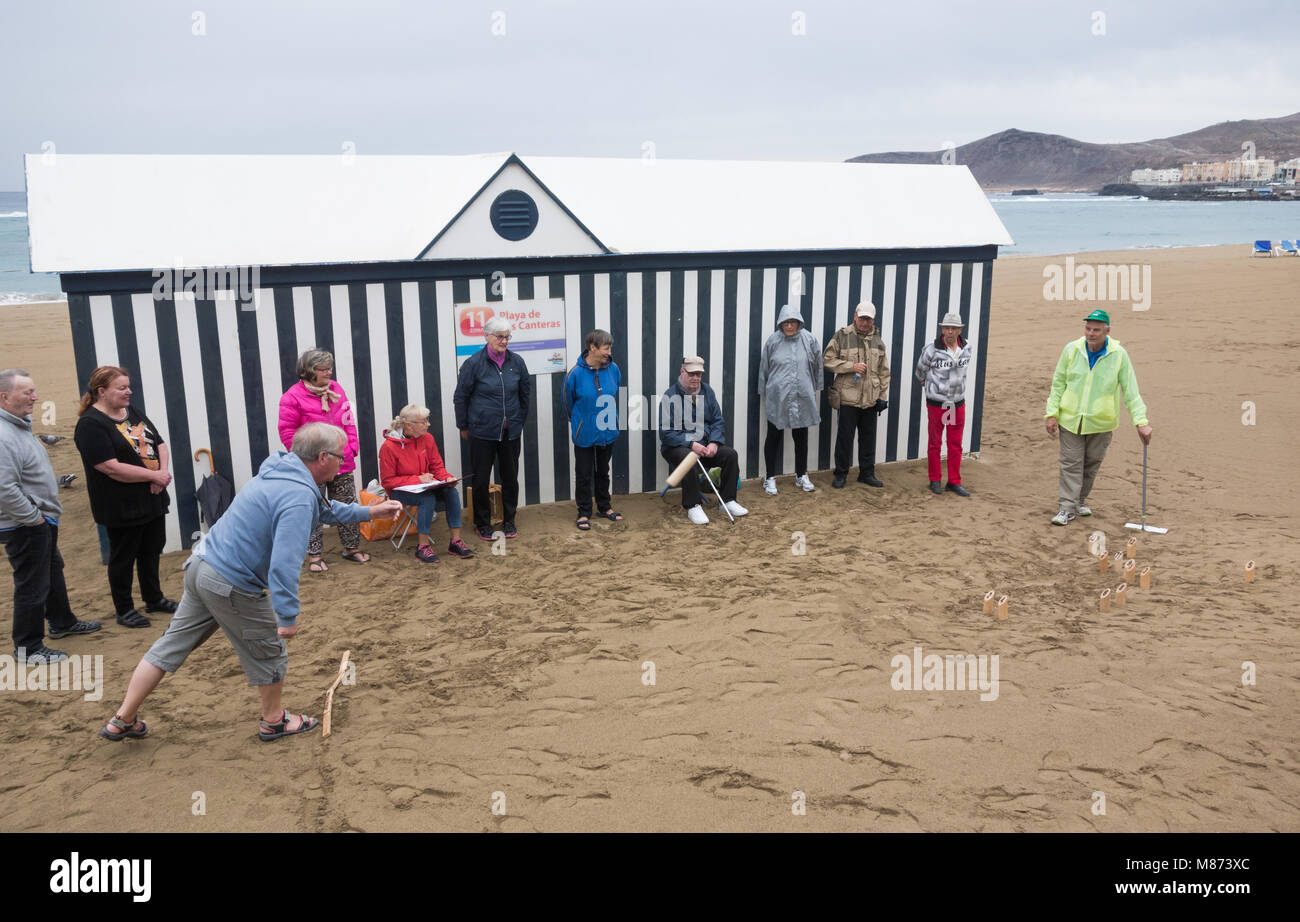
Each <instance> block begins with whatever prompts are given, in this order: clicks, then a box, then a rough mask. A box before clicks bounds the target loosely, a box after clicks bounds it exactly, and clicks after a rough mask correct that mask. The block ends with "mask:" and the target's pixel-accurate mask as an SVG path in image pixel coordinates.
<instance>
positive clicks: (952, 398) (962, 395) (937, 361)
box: [916, 311, 971, 496]
mask: <svg viewBox="0 0 1300 922" xmlns="http://www.w3.org/2000/svg"><path fill="white" fill-rule="evenodd" d="M962 326H963V324H962V322H961V315H960V314H957V313H954V312H952V311H949V312H948V313H947V314H945V315H944V318H943V320H941V321H940V322H939V335H938V336H937V337H935V340H934V342H931V343H926V344H925V349H924V350H923V351H922V352H921V358H920V359H919V360H918V361H917V363H916V380H918V381H920V382H922V384H923V385H924V388H925V409H926V413H927V414H928V417H929V423H930V440H929V446H928V450H927V455H928V457H929V461H930V492H931V493H942V492H943V491H944V490H949V491H951V492H953V493H956V494H957V495H958V496H970V491H969V490H967V489H966V488H965V487H964V486H962V483H961V443H962V436H963V435H964V434H965V432H966V368H967V366H968V365H970V358H971V349H970V343H969V342H967V341H966V339H965V338H964V337H963V336H962V335H961V331H962ZM945 431H946V432H947V435H948V485H947V486H946V487H940V486H939V478H940V474H941V466H940V462H939V446H940V445H941V444H942V443H943V440H944V433H945Z"/></svg>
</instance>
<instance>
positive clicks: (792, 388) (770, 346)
mask: <svg viewBox="0 0 1300 922" xmlns="http://www.w3.org/2000/svg"><path fill="white" fill-rule="evenodd" d="M777 326H778V329H777V331H776V332H775V333H773V334H772V335H771V336H769V337H768V338H767V342H765V343H763V355H762V357H761V358H760V360H759V363H758V393H759V394H760V395H761V396H762V397H764V398H765V399H766V401H767V439H766V440H765V441H764V442H763V461H764V464H765V466H766V467H765V478H764V480H763V489H764V490H766V491H767V492H768V493H770V494H771V495H773V496H775V495H776V468H777V464H778V463H779V461H780V458H781V455H782V454H783V452H784V449H785V430H786V429H789V430H791V433H792V435H793V436H794V472H795V475H796V476H795V478H794V484H795V486H797V487H799V488H800V489H802V490H804V491H806V492H811V491H812V490H813V485H812V481H811V480H809V479H808V427H809V426H816V425H818V424H819V423H820V422H821V410H820V406H819V405H820V398H819V397H818V395H817V392H818V391H820V390H821V389H822V355H821V347H820V346H819V345H818V343H817V339H816V338H815V337H814V336H813V335H812V334H811V333H809V332H808V331H807V330H805V329H804V328H803V318H801V317H800V316H799V308H798V307H796V306H795V305H793V304H787V305H786V306H785V307H783V308H781V316H780V317H779V318H778V319H777Z"/></svg>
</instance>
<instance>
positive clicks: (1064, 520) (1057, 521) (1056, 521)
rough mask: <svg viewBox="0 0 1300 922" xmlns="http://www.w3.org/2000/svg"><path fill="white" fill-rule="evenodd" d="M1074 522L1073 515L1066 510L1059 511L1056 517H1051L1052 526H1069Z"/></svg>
mask: <svg viewBox="0 0 1300 922" xmlns="http://www.w3.org/2000/svg"><path fill="white" fill-rule="evenodd" d="M1073 521H1074V513H1073V512H1070V511H1069V510H1068V509H1061V510H1059V511H1058V512H1057V513H1056V515H1054V516H1052V524H1053V525H1069V524H1070V523H1071V522H1073Z"/></svg>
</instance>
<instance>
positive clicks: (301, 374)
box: [298, 349, 334, 381]
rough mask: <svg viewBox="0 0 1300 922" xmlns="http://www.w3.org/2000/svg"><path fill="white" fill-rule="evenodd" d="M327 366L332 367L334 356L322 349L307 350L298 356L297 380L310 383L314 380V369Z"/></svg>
mask: <svg viewBox="0 0 1300 922" xmlns="http://www.w3.org/2000/svg"><path fill="white" fill-rule="evenodd" d="M326 365H328V366H329V367H330V368H333V367H334V356H333V355H331V354H330V353H329V352H327V351H326V350H324V349H308V350H307V351H306V352H304V353H303V354H302V355H300V356H298V379H299V380H301V381H312V380H315V378H316V369H317V368H323V367H325V366H326Z"/></svg>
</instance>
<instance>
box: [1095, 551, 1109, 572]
mask: <svg viewBox="0 0 1300 922" xmlns="http://www.w3.org/2000/svg"><path fill="white" fill-rule="evenodd" d="M1109 569H1110V555H1109V554H1102V555H1101V556H1100V557H1098V558H1097V572H1098V573H1105V572H1106V571H1107V570H1109Z"/></svg>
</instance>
